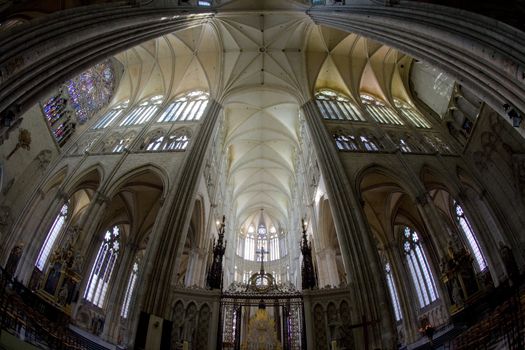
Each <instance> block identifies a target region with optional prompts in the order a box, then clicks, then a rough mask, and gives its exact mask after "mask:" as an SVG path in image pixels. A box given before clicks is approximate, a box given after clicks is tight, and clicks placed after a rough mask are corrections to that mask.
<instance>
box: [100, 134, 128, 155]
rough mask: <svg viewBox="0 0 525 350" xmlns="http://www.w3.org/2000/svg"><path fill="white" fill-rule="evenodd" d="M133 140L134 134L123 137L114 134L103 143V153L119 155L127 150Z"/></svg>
mask: <svg viewBox="0 0 525 350" xmlns="http://www.w3.org/2000/svg"><path fill="white" fill-rule="evenodd" d="M134 138H135V133H134V132H129V133H127V134H126V135H124V136H121V134H118V133H117V134H114V135H113V136H111V137H110V138H109V140H108V141H107V142H106V143H105V146H104V149H103V152H111V153H121V152H123V151H124V150H125V149H129V147H130V145H131V142H132V141H133V139H134Z"/></svg>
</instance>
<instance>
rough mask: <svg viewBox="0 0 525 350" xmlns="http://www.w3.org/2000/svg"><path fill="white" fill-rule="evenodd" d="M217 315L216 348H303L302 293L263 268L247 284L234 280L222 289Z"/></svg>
mask: <svg viewBox="0 0 525 350" xmlns="http://www.w3.org/2000/svg"><path fill="white" fill-rule="evenodd" d="M220 318H221V320H220V324H219V327H220V330H219V334H221V336H222V339H221V341H220V347H219V348H220V349H224V350H302V349H306V334H305V332H304V329H305V327H304V310H303V300H302V294H301V293H300V292H299V291H298V290H297V289H296V288H295V287H294V286H293V285H292V284H291V283H288V284H285V285H278V284H276V283H275V280H274V278H273V276H272V275H271V274H269V273H266V272H264V270H262V271H260V272H258V273H255V274H253V275H252V277H251V278H250V280H249V283H248V285H244V284H241V283H237V282H234V283H232V284H231V285H230V286H229V288H227V289H226V290H225V291H223V293H222V296H221V309H220Z"/></svg>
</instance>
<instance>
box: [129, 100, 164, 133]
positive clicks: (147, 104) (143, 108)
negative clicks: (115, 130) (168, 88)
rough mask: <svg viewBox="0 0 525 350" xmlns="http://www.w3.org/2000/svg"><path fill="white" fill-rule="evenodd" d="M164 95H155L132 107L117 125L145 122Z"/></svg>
mask: <svg viewBox="0 0 525 350" xmlns="http://www.w3.org/2000/svg"><path fill="white" fill-rule="evenodd" d="M163 99H164V96H162V95H156V96H153V97H150V98H149V99H147V100H146V101H143V102H141V103H140V104H139V105H138V106H136V107H134V108H132V109H131V111H129V113H128V114H127V115H126V117H124V119H123V120H122V121H121V122H120V124H119V126H131V125H140V124H144V123H147V122H148V121H149V120H150V119H151V118H152V117H153V116H154V115H155V113H157V111H158V109H159V105H161V104H162V101H163Z"/></svg>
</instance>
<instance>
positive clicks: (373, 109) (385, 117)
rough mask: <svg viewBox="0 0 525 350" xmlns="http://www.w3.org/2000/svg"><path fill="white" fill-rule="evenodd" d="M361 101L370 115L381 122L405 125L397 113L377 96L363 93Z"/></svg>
mask: <svg viewBox="0 0 525 350" xmlns="http://www.w3.org/2000/svg"><path fill="white" fill-rule="evenodd" d="M361 102H362V103H363V106H365V108H366V110H367V112H368V113H369V114H370V116H371V117H372V118H373V119H374V120H375V121H376V122H378V123H379V124H392V125H405V123H403V121H402V120H401V118H399V116H398V115H397V113H396V112H395V111H394V110H393V109H392V108H390V107H388V106H386V105H385V104H384V103H383V102H381V101H379V100H378V99H377V98H375V97H373V96H370V95H366V94H361Z"/></svg>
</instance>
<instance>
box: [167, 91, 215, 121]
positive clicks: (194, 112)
mask: <svg viewBox="0 0 525 350" xmlns="http://www.w3.org/2000/svg"><path fill="white" fill-rule="evenodd" d="M209 98H210V97H209V94H208V93H207V92H204V91H200V90H196V91H191V92H188V93H186V94H184V95H183V96H180V97H177V98H176V99H175V101H173V102H171V103H170V104H169V105H168V107H166V109H165V110H164V112H163V113H162V114H161V116H160V117H159V119H158V120H157V122H159V123H162V122H176V121H197V120H200V119H201V118H202V116H203V114H204V111H205V110H206V107H207V106H208V102H209Z"/></svg>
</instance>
